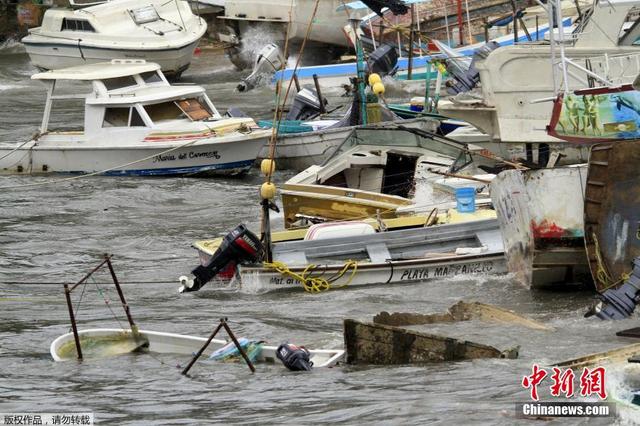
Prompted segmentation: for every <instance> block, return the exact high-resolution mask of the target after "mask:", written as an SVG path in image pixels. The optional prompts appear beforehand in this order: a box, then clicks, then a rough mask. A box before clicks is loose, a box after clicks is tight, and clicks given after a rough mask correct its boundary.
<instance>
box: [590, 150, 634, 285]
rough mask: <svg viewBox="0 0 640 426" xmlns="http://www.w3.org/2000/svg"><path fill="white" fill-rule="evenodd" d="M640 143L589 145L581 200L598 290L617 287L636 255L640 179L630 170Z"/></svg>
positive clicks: (593, 273)
mask: <svg viewBox="0 0 640 426" xmlns="http://www.w3.org/2000/svg"><path fill="white" fill-rule="evenodd" d="M638 159H640V141H638V140H629V141H622V140H621V141H615V142H614V141H612V142H610V143H602V144H597V145H594V146H593V147H592V148H591V158H590V160H589V169H588V173H587V179H586V185H585V198H584V220H585V242H586V251H587V257H588V259H589V266H590V269H591V273H592V275H593V279H594V282H595V286H596V289H597V290H598V291H600V292H603V291H605V290H606V289H609V288H615V287H618V286H620V285H621V284H622V283H623V282H624V281H625V277H627V276H628V274H629V273H631V271H632V268H633V260H634V259H635V258H636V257H638V256H640V240H639V239H638V236H639V235H640V234H639V230H638V224H639V223H640V214H638V210H637V208H636V207H637V205H638V203H639V202H640V177H639V176H638V173H637V170H636V169H635V168H634V166H633V165H634V164H635V163H636V160H638Z"/></svg>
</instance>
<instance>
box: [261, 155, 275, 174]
mask: <svg viewBox="0 0 640 426" xmlns="http://www.w3.org/2000/svg"><path fill="white" fill-rule="evenodd" d="M260 171H261V172H262V174H263V175H265V176H269V175H272V174H273V172H275V171H276V162H275V161H274V160H270V159H268V158H265V159H264V160H262V162H261V163H260Z"/></svg>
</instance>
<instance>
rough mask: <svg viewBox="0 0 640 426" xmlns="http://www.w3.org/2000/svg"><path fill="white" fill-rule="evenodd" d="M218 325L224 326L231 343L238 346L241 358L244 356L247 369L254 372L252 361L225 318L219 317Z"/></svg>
mask: <svg viewBox="0 0 640 426" xmlns="http://www.w3.org/2000/svg"><path fill="white" fill-rule="evenodd" d="M220 325H222V326H223V327H224V329H225V330H227V334H229V337H231V340H233V343H234V344H235V345H236V348H238V350H239V351H240V355H242V358H244V360H245V362H246V363H247V365H248V366H249V369H250V370H251V372H252V373H255V372H256V368H255V367H254V366H253V363H252V362H251V360H250V359H249V357H248V356H247V354H246V352H245V351H244V349H242V346H240V343H238V339H236V336H235V335H234V334H233V332H232V331H231V328H229V325H228V324H227V320H226V318H221V319H220Z"/></svg>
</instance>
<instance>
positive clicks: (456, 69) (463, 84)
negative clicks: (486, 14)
mask: <svg viewBox="0 0 640 426" xmlns="http://www.w3.org/2000/svg"><path fill="white" fill-rule="evenodd" d="M498 47H500V45H499V44H498V43H497V42H495V41H491V42H489V43H486V44H485V45H484V46H482V47H481V48H479V49H478V50H476V52H475V53H474V54H473V59H472V60H471V66H470V67H469V69H468V70H465V69H463V68H462V67H460V66H458V64H457V62H456V59H455V58H451V59H448V60H447V73H449V75H450V76H451V77H452V79H451V80H449V81H448V82H447V85H448V86H449V87H448V88H447V92H449V94H451V95H457V94H458V93H464V92H468V91H470V90H472V89H473V88H475V87H476V85H477V84H478V82H479V81H480V71H478V69H477V68H476V67H475V65H476V62H477V61H479V60H482V59H485V58H486V57H487V56H489V54H490V53H491V52H493V51H494V50H496V49H497V48H498Z"/></svg>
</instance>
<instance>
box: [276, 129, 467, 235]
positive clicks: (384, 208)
mask: <svg viewBox="0 0 640 426" xmlns="http://www.w3.org/2000/svg"><path fill="white" fill-rule="evenodd" d="M463 169H464V170H465V172H466V173H470V174H473V173H472V172H473V171H475V170H476V168H475V164H474V163H473V158H472V155H471V151H470V149H469V147H468V146H467V145H466V144H463V143H459V142H456V141H453V140H449V139H447V138H444V137H440V136H438V135H436V134H433V133H428V132H424V131H421V130H418V129H410V128H407V127H404V126H402V125H399V124H395V125H389V126H385V127H379V128H369V127H364V128H360V129H354V130H352V133H351V135H350V136H349V137H348V138H347V139H345V140H344V142H343V143H342V144H341V145H340V146H338V147H337V148H336V149H335V150H334V151H333V153H332V154H331V156H330V157H329V158H328V159H327V160H326V161H325V162H324V163H322V164H321V165H315V166H311V167H309V168H307V169H306V170H304V171H303V172H301V173H299V174H297V175H296V176H294V177H292V178H291V179H289V180H288V181H287V182H286V183H285V184H284V185H282V188H281V191H280V192H281V196H282V204H283V209H284V220H285V227H286V228H290V227H293V226H294V224H295V223H296V222H297V221H298V220H299V219H300V218H305V219H309V218H311V219H313V218H318V219H325V220H354V219H356V220H361V219H364V218H367V217H376V216H379V217H381V218H392V217H396V216H398V215H399V214H401V213H400V212H399V209H400V208H403V209H405V210H406V209H408V208H410V207H414V208H417V207H418V206H416V204H418V205H420V204H425V205H430V204H432V203H429V202H428V201H426V200H424V199H422V196H423V194H425V193H432V191H433V187H432V186H433V181H434V180H436V179H439V178H441V177H442V176H441V175H442V174H443V173H444V174H447V173H449V174H453V173H457V172H459V171H461V170H463ZM425 208H426V207H425Z"/></svg>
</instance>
